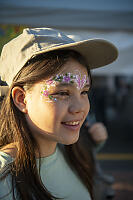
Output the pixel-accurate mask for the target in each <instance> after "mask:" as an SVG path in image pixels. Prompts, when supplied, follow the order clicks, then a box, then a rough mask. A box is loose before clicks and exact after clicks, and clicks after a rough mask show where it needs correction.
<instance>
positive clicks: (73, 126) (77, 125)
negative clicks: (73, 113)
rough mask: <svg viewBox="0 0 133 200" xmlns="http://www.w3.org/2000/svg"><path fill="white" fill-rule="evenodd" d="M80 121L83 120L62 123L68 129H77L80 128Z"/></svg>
mask: <svg viewBox="0 0 133 200" xmlns="http://www.w3.org/2000/svg"><path fill="white" fill-rule="evenodd" d="M80 122H81V120H75V121H66V122H62V123H61V124H62V125H63V126H64V127H65V128H67V129H70V130H75V131H77V130H79V129H80Z"/></svg>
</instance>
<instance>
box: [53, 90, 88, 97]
mask: <svg viewBox="0 0 133 200" xmlns="http://www.w3.org/2000/svg"><path fill="white" fill-rule="evenodd" d="M88 93H89V91H88V90H87V91H83V92H81V94H83V95H88ZM54 95H60V96H69V95H70V93H69V92H64V91H60V92H57V93H55V94H52V96H54Z"/></svg>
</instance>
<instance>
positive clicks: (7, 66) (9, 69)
mask: <svg viewBox="0 0 133 200" xmlns="http://www.w3.org/2000/svg"><path fill="white" fill-rule="evenodd" d="M61 49H62V50H66V49H70V50H75V51H77V52H79V53H80V54H81V55H82V56H83V57H85V58H86V61H87V63H88V66H89V68H90V69H94V68H98V67H102V66H105V65H107V64H110V63H112V62H113V61H114V60H115V59H116V58H117V56H118V51H117V48H116V47H115V46H114V45H113V44H112V43H110V42H108V41H106V40H103V39H97V38H94V39H88V40H83V41H78V42H76V41H74V40H72V39H71V38H70V37H68V36H67V35H65V34H64V33H62V32H61V31H59V30H56V29H52V28H26V29H24V30H23V33H22V34H21V35H19V36H18V37H16V38H15V39H13V40H11V41H10V42H8V43H7V44H6V45H4V47H3V49H2V53H1V57H0V77H1V80H3V81H6V83H7V84H8V85H9V86H10V85H11V83H12V80H13V78H14V76H15V75H16V74H17V73H18V72H19V71H20V69H21V68H22V67H23V66H24V65H25V63H26V62H27V61H28V60H30V59H31V58H33V57H35V56H36V55H38V54H41V53H45V52H49V51H55V50H61Z"/></svg>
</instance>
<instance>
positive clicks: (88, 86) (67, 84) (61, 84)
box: [56, 83, 90, 88]
mask: <svg viewBox="0 0 133 200" xmlns="http://www.w3.org/2000/svg"><path fill="white" fill-rule="evenodd" d="M56 86H57V88H58V87H59V88H60V87H66V86H67V87H75V84H74V83H58V84H57V85H56ZM83 88H90V84H86V85H85V86H84V87H83Z"/></svg>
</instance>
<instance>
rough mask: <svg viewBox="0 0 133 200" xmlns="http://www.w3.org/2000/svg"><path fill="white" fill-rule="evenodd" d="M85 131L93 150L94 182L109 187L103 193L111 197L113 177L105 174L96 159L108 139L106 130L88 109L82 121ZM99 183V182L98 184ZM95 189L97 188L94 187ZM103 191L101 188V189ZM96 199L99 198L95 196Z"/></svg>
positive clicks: (113, 194)
mask: <svg viewBox="0 0 133 200" xmlns="http://www.w3.org/2000/svg"><path fill="white" fill-rule="evenodd" d="M84 127H85V129H86V132H87V133H88V134H89V140H90V142H91V144H92V145H91V147H92V151H93V158H94V162H95V182H96V185H97V187H98V185H99V184H101V183H103V184H104V185H107V186H109V187H106V189H105V191H104V193H105V195H104V196H105V198H106V197H107V198H113V197H114V196H115V191H114V190H113V189H112V184H113V183H114V181H115V180H114V177H113V176H111V175H109V174H106V173H105V172H104V171H103V170H102V168H101V166H100V162H99V161H98V159H97V158H96V157H97V154H98V152H99V151H100V150H101V149H102V148H103V147H104V145H105V143H106V140H107V139H108V131H107V128H106V127H105V125H104V124H103V123H102V122H97V120H96V117H95V114H94V112H92V111H90V112H89V113H88V115H87V118H86V120H85V123H84ZM98 183H99V184H98ZM96 189H97V188H96ZM101 192H102V193H103V190H102V191H101ZM96 199H100V197H97V198H96Z"/></svg>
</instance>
